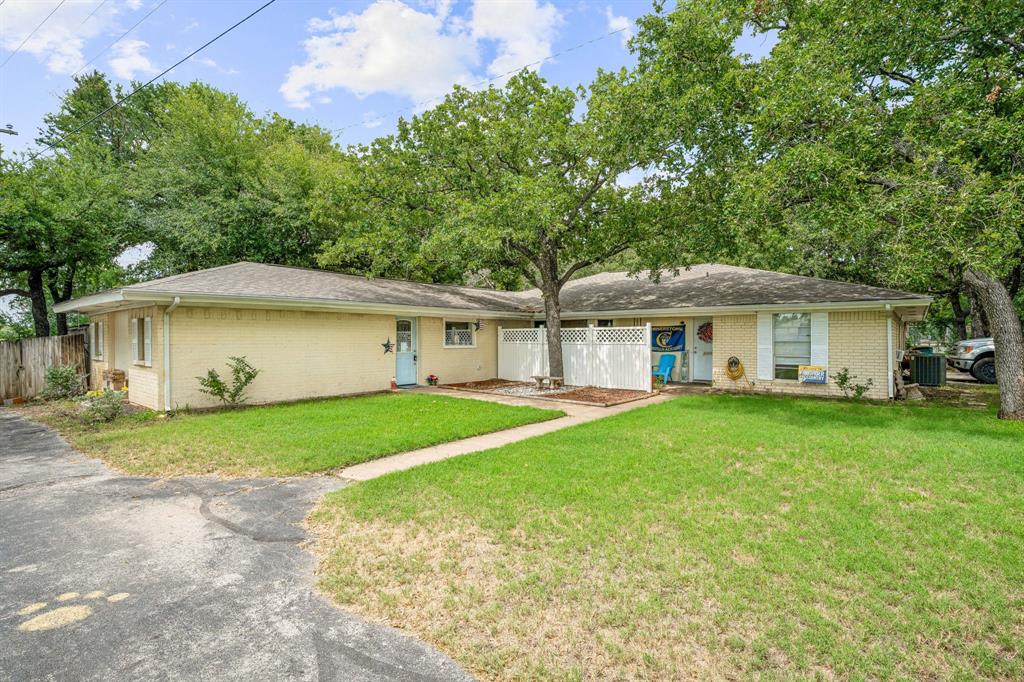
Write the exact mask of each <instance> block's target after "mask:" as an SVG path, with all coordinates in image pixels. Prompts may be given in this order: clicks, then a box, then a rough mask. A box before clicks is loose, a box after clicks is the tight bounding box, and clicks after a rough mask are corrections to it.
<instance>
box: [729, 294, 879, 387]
mask: <svg viewBox="0 0 1024 682" xmlns="http://www.w3.org/2000/svg"><path fill="white" fill-rule="evenodd" d="M886 319H887V317H886V313H885V312H883V311H849V312H831V313H829V316H828V375H829V380H828V383H827V384H801V383H799V382H797V381H781V380H772V381H758V379H757V315H755V314H749V315H720V316H716V317H715V318H714V325H715V341H714V355H713V360H714V370H713V377H714V378H713V384H714V386H716V387H717V388H723V389H729V390H744V391H762V392H770V393H795V394H801V395H821V396H841V395H842V391H840V390H839V388H838V387H837V386H836V385H835V382H834V381H833V380H832V375H833V374H835V373H836V372H838V371H840V370H841V369H842V368H843V367H848V368H849V370H850V373H851V374H853V375H855V376H856V380H855V381H856V382H857V383H865V382H866V381H867V380H868V379H871V380H872V386H871V389H870V390H869V391H868V393H867V394H866V397H868V398H874V399H880V400H884V399H886V398H888V365H887V360H886ZM893 334H894V336H893V346H894V347H897V346H898V342H897V339H896V336H897V330H896V325H895V324H894V325H893ZM733 355H735V356H736V357H738V358H739V359H740V361H741V362H742V363H743V367H744V369H745V376H744V377H742V378H740V379H739V380H738V381H733V380H731V379H729V378H728V377H727V376H726V375H725V365H726V362H727V361H728V359H729V357H730V356H733Z"/></svg>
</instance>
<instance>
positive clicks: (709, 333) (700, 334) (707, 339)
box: [697, 322, 715, 343]
mask: <svg viewBox="0 0 1024 682" xmlns="http://www.w3.org/2000/svg"><path fill="white" fill-rule="evenodd" d="M697 338H698V339H700V340H701V341H703V342H704V343H711V341H712V340H713V339H714V338H715V330H714V327H712V326H711V323H710V322H705V323H704V324H702V325H701V326H699V327H697Z"/></svg>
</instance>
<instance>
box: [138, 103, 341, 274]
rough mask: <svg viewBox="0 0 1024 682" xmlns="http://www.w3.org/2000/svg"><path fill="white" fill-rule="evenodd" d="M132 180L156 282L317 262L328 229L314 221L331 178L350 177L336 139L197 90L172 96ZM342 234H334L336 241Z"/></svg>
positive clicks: (139, 217)
mask: <svg viewBox="0 0 1024 682" xmlns="http://www.w3.org/2000/svg"><path fill="white" fill-rule="evenodd" d="M159 121H160V128H161V132H160V134H159V135H157V136H156V137H155V138H154V139H153V140H152V144H151V145H150V147H149V148H148V150H147V152H146V154H145V155H144V156H143V157H142V158H141V159H140V161H139V164H138V167H137V170H136V172H135V173H134V174H133V175H132V177H131V195H132V198H133V203H134V205H135V206H136V213H135V214H136V215H137V217H138V221H139V222H140V223H141V224H142V225H143V229H144V231H145V233H146V234H147V235H149V238H150V240H151V241H152V242H153V243H154V244H155V250H154V252H153V254H152V256H151V258H150V267H151V269H152V271H153V272H152V273H151V274H167V273H175V272H184V271H189V270H196V269H200V268H206V267H213V266H217V265H224V264H227V263H232V262H235V261H239V260H251V261H257V262H266V263H279V264H285V265H300V266H308V265H313V264H315V255H316V253H317V252H318V251H319V249H320V246H321V244H322V243H323V242H324V241H325V240H326V239H327V238H328V235H327V234H325V233H323V232H322V231H321V230H323V229H328V227H329V226H328V227H325V226H324V225H323V224H322V223H318V222H316V221H314V220H313V219H312V218H311V217H310V216H311V212H312V205H313V201H314V196H315V195H314V191H315V189H316V188H317V187H318V186H319V184H320V182H321V178H322V177H324V176H328V175H333V174H337V173H340V172H342V171H343V168H344V164H345V157H344V155H343V154H342V153H341V152H340V151H339V150H338V149H337V148H336V147H335V145H334V144H333V142H332V141H331V139H330V136H329V135H328V134H327V133H325V132H324V131H322V130H320V129H318V128H315V127H310V126H302V125H297V124H295V123H293V122H291V121H289V120H287V119H284V118H281V117H278V116H274V117H272V118H270V119H268V120H264V119H260V118H258V117H256V116H254V115H253V114H252V112H250V111H249V109H248V108H247V107H246V106H245V104H244V103H243V102H241V101H240V100H239V99H238V98H237V97H236V96H234V95H231V94H228V93H224V92H222V91H220V90H217V89H215V88H212V87H210V86H207V85H203V84H199V83H193V84H191V85H189V86H187V87H185V88H183V89H181V91H180V92H178V93H177V94H176V95H175V96H174V97H172V98H171V99H170V100H169V101H168V103H167V106H166V109H165V110H164V111H163V112H162V113H161V114H160V117H159ZM330 236H333V233H331V234H330Z"/></svg>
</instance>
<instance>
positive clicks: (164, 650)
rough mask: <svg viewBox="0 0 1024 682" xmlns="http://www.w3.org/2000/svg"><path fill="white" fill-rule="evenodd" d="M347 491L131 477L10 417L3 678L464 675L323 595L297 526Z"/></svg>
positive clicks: (4, 432) (0, 524)
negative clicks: (330, 496) (327, 498)
mask: <svg viewBox="0 0 1024 682" xmlns="http://www.w3.org/2000/svg"><path fill="white" fill-rule="evenodd" d="M339 485H341V482H340V481H339V480H338V479H336V478H327V477H320V478H305V479H254V480H230V481H224V480H216V479H204V478H191V479H169V480H154V479H147V478H128V477H124V476H120V475H117V474H115V473H113V472H111V471H110V470H108V469H107V468H106V467H105V466H104V465H102V464H101V463H99V462H96V461H94V460H90V459H87V458H85V457H83V456H81V455H78V454H77V453H75V452H74V451H72V450H71V449H70V448H69V447H68V446H67V445H66V444H65V443H64V441H63V440H61V439H60V438H59V437H58V436H57V435H56V434H54V433H53V432H52V431H50V430H48V429H46V428H44V427H41V426H39V425H37V424H35V423H33V422H29V421H26V420H24V419H22V418H20V417H18V416H17V415H15V414H12V413H11V412H10V411H6V410H2V409H0V679H4V680H7V679H9V680H35V679H55V680H62V679H67V680H93V679H133V680H141V679H147V680H148V679H160V680H176V679H188V680H195V679H210V680H246V681H247V682H248V681H251V680H280V679H289V680H313V679H315V680H451V679H464V678H466V677H467V676H466V674H465V673H464V672H462V671H461V670H460V669H459V668H458V667H457V666H456V665H455V664H454V663H453V662H452V661H451V660H450V659H448V658H446V657H445V656H443V655H442V654H441V653H439V652H437V651H436V650H434V649H431V648H430V647H428V646H427V645H425V644H422V643H420V642H417V641H416V640H413V639H410V638H409V637H406V636H404V635H402V634H401V633H399V632H397V631H395V630H392V629H390V628H386V627H381V626H378V625H373V624H370V623H367V622H365V621H363V620H361V619H360V618H358V617H356V616H354V615H350V614H347V613H345V612H344V611H342V610H340V609H337V608H335V607H334V606H332V605H331V604H330V603H329V602H328V601H327V600H326V599H325V598H324V597H322V596H320V595H319V593H317V592H316V590H315V589H314V587H313V559H312V556H311V555H310V554H308V553H307V552H306V551H305V550H303V549H302V548H301V546H300V543H302V542H303V541H304V540H305V535H304V533H303V531H302V529H301V528H300V527H299V526H298V525H297V524H298V522H299V521H301V519H302V518H303V517H304V516H305V514H306V513H307V512H308V510H309V509H310V507H311V506H312V504H313V502H314V501H315V500H316V499H317V498H318V497H319V496H320V495H322V494H323V493H324V492H326V491H328V490H330V489H333V488H336V487H338V486H339Z"/></svg>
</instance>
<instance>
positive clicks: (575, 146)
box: [321, 72, 672, 376]
mask: <svg viewBox="0 0 1024 682" xmlns="http://www.w3.org/2000/svg"><path fill="white" fill-rule="evenodd" d="M636 94H637V93H633V92H629V91H628V87H627V84H626V83H625V78H624V76H623V75H622V74H601V75H600V76H599V77H598V79H597V80H596V81H595V82H594V84H593V85H592V86H591V88H590V90H589V92H584V91H582V90H581V91H578V92H577V91H573V90H570V89H566V88H559V87H553V86H550V85H548V84H547V83H545V81H544V80H543V79H542V78H540V77H539V76H537V75H536V74H534V73H532V72H524V73H521V74H520V75H517V76H516V77H514V78H513V79H512V80H511V81H509V83H508V85H507V86H506V87H504V88H501V89H499V88H489V89H487V90H482V91H479V92H472V91H469V90H466V89H464V88H456V89H455V91H454V92H453V93H452V94H451V95H449V96H448V97H447V98H446V99H445V101H444V102H443V103H442V104H440V105H439V106H437V107H436V108H434V109H432V110H430V111H428V112H425V113H423V114H421V115H419V116H416V117H414V118H413V119H412V120H410V121H404V120H403V121H401V122H400V123H399V126H398V132H397V133H396V134H394V135H392V136H388V137H383V138H380V139H378V140H376V141H374V143H373V144H371V145H370V146H369V147H366V148H362V149H359V150H357V157H358V158H359V161H360V163H359V168H358V169H357V170H356V175H355V176H354V178H353V181H352V183H351V184H350V186H349V187H347V192H348V194H347V196H348V198H349V200H348V201H347V202H346V203H345V204H344V206H343V208H342V212H343V213H344V214H345V215H347V216H348V218H349V219H348V221H347V223H346V225H345V227H344V231H343V233H342V236H341V237H340V238H339V239H338V240H337V242H336V243H335V244H334V245H333V246H332V247H331V248H330V249H328V250H326V251H325V253H324V255H323V257H322V259H321V261H322V263H323V264H325V265H332V266H338V265H341V266H352V265H353V264H355V265H357V266H358V267H365V268H366V269H367V270H369V271H370V272H373V273H375V274H392V275H393V274H412V275H413V276H416V277H418V278H424V279H434V280H438V279H440V280H442V281H444V280H449V279H458V278H459V276H460V275H462V274H463V273H465V276H467V277H468V276H474V275H475V276H480V275H485V276H487V277H488V278H489V279H490V280H491V281H493V282H496V283H498V284H499V285H502V286H506V287H518V286H520V285H521V283H522V282H523V281H526V282H528V283H529V284H532V285H533V286H536V287H537V288H538V289H539V290H540V292H541V295H542V297H543V300H544V312H545V321H546V328H547V336H548V340H549V343H548V349H549V368H550V372H551V374H552V375H558V376H561V375H562V374H563V372H562V353H561V349H562V346H561V343H560V329H561V313H560V303H559V293H560V292H561V289H562V287H563V286H564V285H565V283H566V282H568V281H569V280H570V279H571V278H572V277H573V276H574V275H576V274H577V273H579V272H580V271H581V270H583V269H584V268H587V267H590V266H592V265H594V264H597V263H601V262H603V261H606V260H608V259H610V258H612V257H614V256H617V255H619V254H622V253H624V252H625V251H627V250H631V251H632V253H633V255H634V257H635V259H634V260H635V262H636V268H637V269H638V268H639V267H641V266H644V265H645V266H649V267H652V268H654V269H658V268H660V267H661V266H664V265H667V264H669V263H670V262H671V260H672V255H671V253H669V252H668V251H667V249H665V248H657V245H658V235H659V230H658V223H657V221H655V220H654V219H653V218H654V217H655V214H654V211H653V210H652V205H651V202H650V201H649V196H648V194H647V191H646V186H645V185H644V184H640V185H635V186H631V187H627V186H624V185H623V184H620V182H619V180H620V177H621V176H622V175H623V174H624V173H627V172H629V171H631V170H634V169H636V168H638V167H639V166H641V165H643V164H645V163H646V162H647V161H648V159H649V158H651V156H652V155H655V154H656V153H657V149H655V148H652V147H651V146H650V144H649V140H650V137H649V136H648V135H646V133H645V132H641V131H637V129H636V128H634V127H633V126H629V125H624V121H625V120H627V119H633V118H636V117H639V116H641V115H642V112H643V110H644V107H645V104H644V100H643V99H642V98H639V97H636V96H635V95H636Z"/></svg>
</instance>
